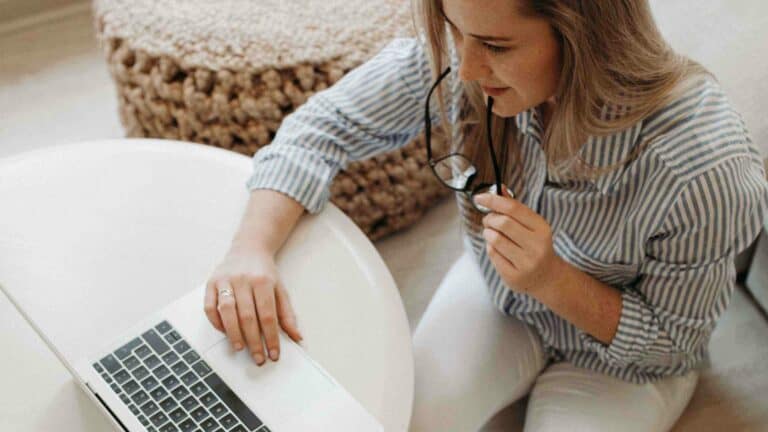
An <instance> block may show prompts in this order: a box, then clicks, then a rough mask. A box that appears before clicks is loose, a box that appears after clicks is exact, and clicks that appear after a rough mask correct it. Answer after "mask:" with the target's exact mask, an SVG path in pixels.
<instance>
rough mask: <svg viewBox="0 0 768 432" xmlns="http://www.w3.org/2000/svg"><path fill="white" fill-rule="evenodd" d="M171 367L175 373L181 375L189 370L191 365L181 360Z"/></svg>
mask: <svg viewBox="0 0 768 432" xmlns="http://www.w3.org/2000/svg"><path fill="white" fill-rule="evenodd" d="M171 369H172V370H173V373H175V374H176V375H181V374H183V373H184V372H186V371H188V370H189V366H187V364H186V363H184V362H182V361H180V362H178V363H176V364H175V365H173V366H171Z"/></svg>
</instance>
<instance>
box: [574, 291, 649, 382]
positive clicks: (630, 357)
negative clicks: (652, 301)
mask: <svg viewBox="0 0 768 432" xmlns="http://www.w3.org/2000/svg"><path fill="white" fill-rule="evenodd" d="M658 334H659V327H658V321H657V319H656V317H655V315H654V313H653V311H652V310H651V308H650V307H649V306H648V305H647V304H646V302H645V300H644V299H643V298H642V297H641V296H640V295H639V294H638V293H637V292H635V291H633V290H631V289H627V290H626V291H623V292H622V294H621V315H620V317H619V325H618V327H617V329H616V334H615V335H614V336H613V340H612V341H611V343H610V344H609V345H606V344H604V343H603V342H601V341H600V340H598V339H596V338H594V337H593V336H592V335H589V334H587V333H584V332H582V333H580V335H579V337H580V339H581V341H582V343H584V345H585V346H586V347H587V348H589V349H590V350H592V351H594V352H596V353H597V355H598V356H599V357H600V359H601V360H603V361H604V362H606V363H608V364H610V365H612V366H616V367H625V366H627V365H629V364H632V363H638V362H640V360H641V359H642V358H643V357H644V356H645V354H646V353H647V352H648V348H649V346H650V345H651V344H652V342H653V341H655V340H656V338H657V337H658Z"/></svg>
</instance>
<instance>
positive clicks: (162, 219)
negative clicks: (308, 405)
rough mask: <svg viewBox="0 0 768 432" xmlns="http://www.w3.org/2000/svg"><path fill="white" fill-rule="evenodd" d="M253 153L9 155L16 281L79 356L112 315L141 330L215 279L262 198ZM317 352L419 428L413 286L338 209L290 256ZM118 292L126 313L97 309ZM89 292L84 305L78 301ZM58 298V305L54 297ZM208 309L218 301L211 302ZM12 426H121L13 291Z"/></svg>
mask: <svg viewBox="0 0 768 432" xmlns="http://www.w3.org/2000/svg"><path fill="white" fill-rule="evenodd" d="M250 173H251V159H250V158H248V157H245V156H242V155H239V154H236V153H234V152H230V151H227V150H222V149H219V148H215V147H211V146H205V145H200V144H194V143H187V142H178V141H169V140H154V139H117V140H105V141H94V142H85V143H77V144H70V145H62V146H55V147H49V148H45V149H42V150H36V151H32V152H28V153H24V154H20V155H17V156H12V157H9V158H5V159H0V203H2V205H1V208H2V210H0V285H2V286H3V288H4V289H5V290H7V291H9V292H10V293H12V294H13V295H12V296H13V297H14V298H17V297H18V299H20V300H19V302H20V303H21V304H22V307H24V308H25V310H26V308H27V307H29V308H30V309H34V308H35V307H38V306H36V304H37V303H36V302H38V301H39V299H43V298H47V299H50V296H54V297H55V299H56V302H55V303H56V304H60V305H62V306H61V307H60V308H51V310H50V311H46V313H45V314H44V315H45V316H46V318H45V319H44V320H42V321H43V322H41V323H36V324H37V325H38V327H39V328H40V329H41V331H43V333H45V334H46V336H49V337H50V338H51V339H52V340H57V341H59V340H61V339H62V337H61V336H57V335H59V334H64V332H65V330H66V329H67V328H72V327H71V326H79V327H78V328H82V327H83V326H89V327H88V328H90V327H93V330H92V333H91V334H86V335H83V337H82V338H80V339H77V340H75V339H72V338H70V340H67V341H66V342H62V351H63V352H66V353H68V354H70V355H75V354H76V353H77V352H79V351H80V350H82V349H85V348H87V347H89V346H90V344H91V342H92V340H93V339H97V338H100V337H109V335H108V334H102V331H101V330H100V328H99V326H98V325H97V323H99V322H103V320H105V319H107V320H111V322H113V323H115V324H116V325H119V326H121V327H128V326H130V325H131V324H132V323H135V322H136V321H137V320H139V319H141V317H142V316H144V315H145V314H146V313H148V312H151V311H154V310H157V309H158V308H160V307H162V306H164V305H166V304H167V303H169V302H171V301H173V300H174V299H176V298H177V297H179V296H181V295H182V294H184V293H186V292H188V291H189V290H191V289H193V288H194V287H196V286H199V284H200V283H202V282H204V281H205V280H207V278H208V276H209V275H210V273H211V272H212V270H213V269H214V267H215V266H216V265H217V264H218V263H219V262H220V260H221V258H222V257H223V256H224V254H225V253H226V251H227V248H228V246H229V244H230V241H231V239H232V236H233V234H234V232H235V230H236V229H237V225H238V223H239V221H240V218H241V216H242V214H243V210H244V208H245V204H246V202H247V199H248V196H249V194H248V191H247V189H246V187H245V181H246V179H247V178H248V177H249V175H250ZM277 263H278V266H279V270H280V275H281V277H282V280H283V282H284V284H285V286H286V289H287V290H289V292H290V294H291V299H292V303H293V305H294V308H295V310H296V314H297V319H298V323H299V327H300V329H301V330H302V333H303V334H304V345H305V347H306V351H307V352H308V353H309V355H310V356H312V357H313V358H314V359H315V360H316V361H317V362H319V363H320V364H321V365H322V366H323V367H324V368H325V369H326V370H328V371H329V372H330V373H331V374H332V375H333V376H334V377H335V378H336V380H337V381H338V382H339V383H340V384H342V385H343V386H344V387H345V388H346V389H347V390H348V391H349V392H350V393H351V394H352V395H353V396H354V397H355V398H357V400H358V401H360V403H361V404H362V405H363V406H364V407H366V409H368V410H369V411H370V412H371V413H372V414H373V415H375V416H376V417H377V418H378V419H379V421H380V422H382V424H383V425H384V426H385V430H387V431H402V430H406V429H407V427H408V423H409V421H410V415H411V405H412V402H413V381H414V377H413V373H414V372H413V355H412V349H411V347H412V345H411V335H410V329H409V326H408V320H407V317H406V314H405V310H404V308H403V304H402V301H401V298H400V295H399V291H398V289H397V287H396V285H395V282H394V280H393V278H392V276H391V274H390V273H389V271H388V269H387V267H386V265H385V264H384V261H383V260H382V259H381V257H380V256H379V254H378V253H377V251H376V249H375V248H374V246H373V244H371V242H370V241H369V240H368V238H367V237H365V235H364V234H363V233H362V231H360V230H359V229H358V228H357V226H356V225H354V223H353V222H352V221H351V220H350V219H349V218H348V217H347V216H346V215H344V214H343V213H342V212H341V211H340V210H339V209H338V208H337V207H336V206H334V205H333V204H332V203H328V205H327V207H326V208H325V210H324V211H323V212H322V213H320V214H318V215H310V214H308V213H305V215H304V216H303V217H302V218H301V220H300V221H299V223H298V225H297V226H296V229H295V230H294V231H293V233H292V234H291V236H290V237H289V239H288V241H287V242H286V244H285V245H284V247H283V249H282V250H281V251H280V253H279V254H278V255H277ZM83 293H91V295H95V294H94V293H98V294H99V295H101V296H102V297H103V296H104V295H108V296H109V298H110V302H112V303H111V304H112V307H111V308H101V307H90V308H89V305H88V304H82V309H81V310H82V313H81V314H72V313H71V312H70V313H68V314H64V313H63V312H61V311H62V310H65V309H66V310H70V311H71V309H72V307H73V306H75V307H77V306H79V304H75V303H73V302H75V301H77V302H83V303H87V301H86V300H84V299H87V298H88V295H86V294H83ZM73 299H77V300H73ZM46 303H48V304H50V303H51V302H50V301H47V302H46ZM200 313H201V314H202V313H203V305H202V304H201V305H200ZM0 352H2V353H4V355H2V356H0V382H2V383H3V385H2V386H1V389H0V430H13V431H15V432H26V431H30V432H31V431H40V430H57V431H70V430H72V431H81V430H82V431H102V430H106V429H108V428H109V423H108V422H107V421H106V419H105V418H103V417H102V416H101V414H100V413H99V410H98V409H97V407H96V406H95V405H93V404H92V402H91V401H90V400H89V399H88V398H87V397H86V396H85V395H83V394H80V391H79V389H78V387H77V385H76V384H75V383H74V381H73V379H72V377H71V375H70V374H69V373H68V372H67V369H65V368H64V367H63V365H62V364H61V363H60V362H59V361H58V359H57V357H56V356H54V355H53V354H52V353H51V352H50V350H49V349H48V348H47V346H46V345H45V344H44V343H43V341H42V340H41V339H40V338H39V337H38V336H37V334H36V333H35V332H34V331H33V330H32V328H31V327H30V326H29V324H27V322H26V321H25V320H24V319H23V317H22V316H21V315H20V314H19V313H18V312H17V311H16V310H15V309H14V307H13V306H12V305H11V304H10V302H9V300H8V298H6V297H5V296H4V295H2V294H0Z"/></svg>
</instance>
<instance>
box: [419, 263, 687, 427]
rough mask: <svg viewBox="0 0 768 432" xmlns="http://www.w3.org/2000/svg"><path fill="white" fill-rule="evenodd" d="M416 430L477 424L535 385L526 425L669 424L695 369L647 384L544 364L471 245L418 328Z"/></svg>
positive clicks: (534, 338)
mask: <svg viewBox="0 0 768 432" xmlns="http://www.w3.org/2000/svg"><path fill="white" fill-rule="evenodd" d="M413 343H414V356H415V362H416V366H415V368H416V369H415V372H416V377H415V380H416V389H415V400H414V407H413V416H412V419H411V428H410V430H411V431H413V432H430V431H441V432H448V431H461V432H468V431H477V430H479V429H480V428H481V427H482V426H483V425H484V424H485V423H486V422H487V421H488V420H490V419H491V418H492V417H493V416H494V414H496V413H497V412H498V411H500V410H501V409H503V408H504V407H506V406H507V405H509V404H511V403H512V402H514V401H516V400H518V399H519V398H521V397H523V396H525V395H526V394H528V392H529V391H530V393H531V394H530V396H529V399H528V406H527V411H526V418H525V432H540V431H590V432H595V431H624V432H631V431H643V432H652V431H653V432H655V431H667V430H669V429H670V428H671V427H672V425H674V423H675V421H677V419H678V417H679V416H680V414H681V413H682V412H683V409H684V408H685V406H686V405H687V404H688V401H689V400H690V398H691V395H692V394H693V390H694V388H695V387H696V382H697V380H698V372H697V371H695V370H694V371H691V372H689V373H688V374H687V375H685V376H683V377H670V378H666V379H663V380H660V381H656V382H652V383H647V384H642V385H638V384H632V383H629V382H626V381H623V380H620V379H618V378H613V377H611V376H608V375H605V374H602V373H599V372H593V371H590V370H587V369H583V368H577V367H575V366H573V365H571V364H570V363H568V362H559V363H553V364H551V365H549V366H547V365H546V363H547V362H546V358H545V355H544V351H543V350H542V345H541V339H540V338H539V336H538V334H537V333H536V330H535V329H534V328H533V327H531V326H529V325H528V324H526V323H523V322H521V321H519V320H517V319H515V318H514V317H510V316H506V315H504V314H503V313H502V312H501V311H499V310H498V309H497V308H496V307H495V306H494V305H493V304H492V302H491V299H490V296H489V294H488V291H487V288H486V286H485V281H484V280H483V278H482V275H481V273H480V269H479V268H478V266H477V264H476V263H475V261H474V259H473V257H472V256H471V255H470V254H469V253H468V252H465V253H464V254H463V255H462V256H461V257H460V258H459V259H458V260H457V261H456V263H454V264H453V266H452V267H451V269H450V270H449V271H448V273H447V274H446V275H445V277H444V278H443V281H442V282H441V284H440V287H439V288H438V289H437V291H436V293H435V295H434V296H433V297H432V300H431V301H430V303H429V306H427V309H426V311H425V312H424V315H423V317H422V319H421V321H420V322H419V324H418V326H417V327H416V330H415V331H414V334H413Z"/></svg>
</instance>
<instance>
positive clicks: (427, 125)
mask: <svg viewBox="0 0 768 432" xmlns="http://www.w3.org/2000/svg"><path fill="white" fill-rule="evenodd" d="M450 71H451V67H450V66H448V67H447V68H446V69H445V71H443V73H442V74H440V76H439V78H438V79H437V81H436V82H435V83H434V84H433V85H432V87H431V88H430V89H429V93H427V100H426V103H425V107H424V137H425V140H426V147H427V163H428V164H429V167H430V169H432V173H433V174H434V175H435V177H437V179H438V180H440V183H442V184H443V185H444V186H445V187H447V188H449V189H451V190H454V191H456V192H463V193H464V194H466V195H467V198H468V199H469V202H470V203H472V206H473V207H474V208H475V209H476V210H477V211H479V212H481V213H484V214H488V213H490V209H487V208H485V207H483V206H478V205H477V204H475V202H474V200H473V199H472V197H473V196H474V195H475V194H476V193H477V192H478V191H479V190H481V189H482V188H484V187H489V186H495V187H496V190H495V192H496V194H497V195H500V196H501V195H502V192H501V171H500V169H499V163H498V162H497V160H496V153H495V152H494V150H493V141H492V139H491V121H492V118H493V116H492V113H493V112H492V111H493V98H492V97H491V96H488V109H487V111H486V120H487V124H488V127H487V132H488V134H487V136H488V149H489V151H490V153H491V161H492V163H493V171H494V175H495V177H496V183H495V184H494V183H481V184H480V185H478V186H477V187H475V188H474V189H472V191H471V192H470V191H469V190H470V187H471V185H472V182H473V181H474V180H475V178H476V177H475V176H476V174H477V168H476V167H475V165H474V164H473V163H472V161H471V160H470V159H469V158H468V157H467V156H466V155H464V154H462V153H459V152H453V153H450V154H448V155H446V156H442V157H440V158H439V159H437V160H435V159H433V158H432V118H431V116H430V113H429V101H430V99H431V97H432V93H433V92H434V90H435V89H436V88H437V86H438V85H440V82H441V81H442V80H443V79H444V78H445V77H446V76H447V75H448V73H450ZM453 156H460V157H463V158H464V159H466V160H467V161H468V162H469V167H470V168H472V169H473V170H474V171H473V172H472V173H471V174H469V175H468V176H466V180H465V183H464V186H463V187H461V188H456V187H453V186H451V185H449V184H448V183H446V182H445V181H444V180H443V179H442V177H440V175H439V174H438V173H437V170H435V166H436V165H437V164H438V163H440V162H441V161H443V160H445V159H448V158H450V157H453ZM507 190H508V191H509V189H508V188H507ZM509 192H510V193H511V191H509Z"/></svg>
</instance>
